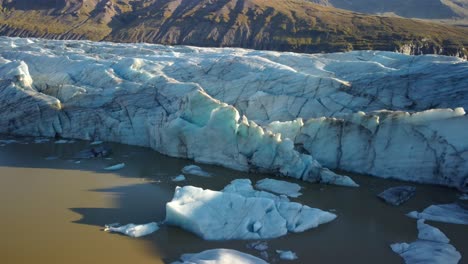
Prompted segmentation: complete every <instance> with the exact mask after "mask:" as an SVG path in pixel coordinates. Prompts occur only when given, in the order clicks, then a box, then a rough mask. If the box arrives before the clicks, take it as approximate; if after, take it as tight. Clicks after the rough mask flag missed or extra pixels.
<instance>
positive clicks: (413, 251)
mask: <svg viewBox="0 0 468 264" xmlns="http://www.w3.org/2000/svg"><path fill="white" fill-rule="evenodd" d="M418 231H419V233H418V240H416V241H414V242H412V243H410V244H407V243H396V244H392V245H391V246H390V247H391V248H392V250H393V251H394V252H395V253H397V254H399V255H400V256H401V257H402V258H403V259H404V260H405V263H406V264H457V263H458V261H460V259H461V255H460V252H458V251H457V250H456V249H455V247H453V246H452V245H450V244H449V242H450V240H449V239H448V238H447V236H445V234H444V233H442V232H441V231H440V230H439V229H438V228H435V227H433V226H430V225H428V224H425V223H424V220H423V219H421V220H418Z"/></svg>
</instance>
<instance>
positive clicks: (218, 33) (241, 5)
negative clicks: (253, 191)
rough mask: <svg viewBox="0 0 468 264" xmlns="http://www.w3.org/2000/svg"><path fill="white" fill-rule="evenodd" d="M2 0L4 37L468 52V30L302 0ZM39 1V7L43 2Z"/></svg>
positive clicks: (289, 48) (281, 48)
mask: <svg viewBox="0 0 468 264" xmlns="http://www.w3.org/2000/svg"><path fill="white" fill-rule="evenodd" d="M30 2H32V0H3V1H1V0H0V6H1V7H2V12H1V13H0V35H6V36H20V37H43V38H52V39H90V40H97V41H101V40H105V41H114V42H149V43H159V44H168V45H194V46H205V47H241V48H253V49H262V50H277V51H294V52H306V53H316V52H336V51H348V50H363V49H371V50H389V51H399V52H405V53H408V54H443V55H451V56H458V57H463V58H466V57H467V54H468V52H467V50H466V47H468V30H466V29H462V28H456V27H451V26H446V25H442V24H435V23H434V24H431V23H426V22H422V21H417V20H409V19H404V18H391V17H382V16H370V15H364V14H359V13H354V12H349V11H345V10H340V9H336V8H332V7H326V6H321V5H317V4H314V3H309V2H306V1H302V0H269V1H264V0H168V1H167V0H166V1H163V0H150V1H132V0H39V1H33V2H35V5H28V3H30ZM38 6H39V7H38Z"/></svg>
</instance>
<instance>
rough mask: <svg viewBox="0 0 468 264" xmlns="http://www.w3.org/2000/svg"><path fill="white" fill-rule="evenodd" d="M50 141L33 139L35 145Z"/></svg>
mask: <svg viewBox="0 0 468 264" xmlns="http://www.w3.org/2000/svg"><path fill="white" fill-rule="evenodd" d="M49 141H50V139H48V138H36V139H34V143H35V144H42V143H46V142H49Z"/></svg>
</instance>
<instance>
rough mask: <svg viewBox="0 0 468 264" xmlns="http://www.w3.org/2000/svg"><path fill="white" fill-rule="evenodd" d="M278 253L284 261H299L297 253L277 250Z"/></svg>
mask: <svg viewBox="0 0 468 264" xmlns="http://www.w3.org/2000/svg"><path fill="white" fill-rule="evenodd" d="M276 253H278V254H279V257H280V259H283V260H295V259H297V255H296V253H294V252H292V251H290V250H276Z"/></svg>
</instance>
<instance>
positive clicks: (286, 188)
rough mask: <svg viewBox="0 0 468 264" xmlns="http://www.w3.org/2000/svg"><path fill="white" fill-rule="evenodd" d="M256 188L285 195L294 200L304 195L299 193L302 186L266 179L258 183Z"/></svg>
mask: <svg viewBox="0 0 468 264" xmlns="http://www.w3.org/2000/svg"><path fill="white" fill-rule="evenodd" d="M255 187H256V188H257V189H260V190H263V191H268V192H273V193H276V194H284V195H286V196H289V197H294V198H296V197H299V196H300V195H302V193H300V192H299V191H300V190H301V186H300V185H299V184H296V183H292V182H287V181H280V180H274V179H269V178H266V179H263V180H260V181H258V182H257V184H255Z"/></svg>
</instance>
